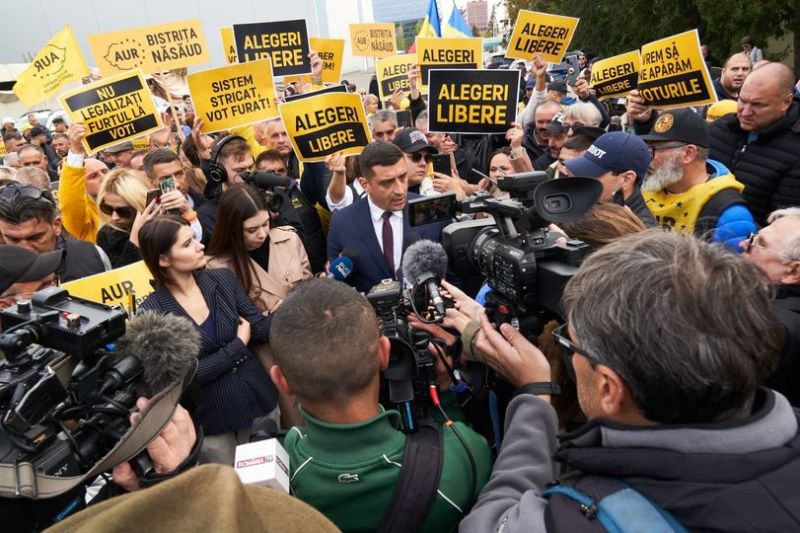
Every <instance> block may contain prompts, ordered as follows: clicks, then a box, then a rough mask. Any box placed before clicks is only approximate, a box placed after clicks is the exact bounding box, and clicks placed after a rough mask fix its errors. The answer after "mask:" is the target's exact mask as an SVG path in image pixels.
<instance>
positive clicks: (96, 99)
mask: <svg viewBox="0 0 800 533" xmlns="http://www.w3.org/2000/svg"><path fill="white" fill-rule="evenodd" d="M58 103H60V104H61V107H63V108H64V111H66V112H67V114H69V118H70V120H71V121H72V122H76V121H79V120H80V121H82V122H83V123H84V124H85V125H86V137H84V139H83V145H84V147H85V148H86V152H87V153H89V154H92V153H94V152H96V151H98V150H102V149H103V148H105V147H106V146H111V145H114V144H119V143H121V142H122V141H127V140H129V139H133V138H135V137H140V136H141V135H144V134H145V133H149V132H151V131H153V130H157V129H159V128H161V117H160V115H159V113H158V110H157V109H156V105H155V102H153V97H152V96H151V95H150V91H149V90H148V89H147V84H146V83H145V81H144V77H143V76H142V72H141V71H140V70H137V71H136V72H132V73H127V74H119V75H117V76H112V77H110V78H104V79H102V80H100V81H98V82H95V83H92V84H90V85H84V86H83V87H79V88H77V89H73V90H71V91H67V92H66V93H64V94H62V95H60V96H59V97H58Z"/></svg>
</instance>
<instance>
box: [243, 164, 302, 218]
mask: <svg viewBox="0 0 800 533" xmlns="http://www.w3.org/2000/svg"><path fill="white" fill-rule="evenodd" d="M242 179H243V180H244V182H245V183H247V184H249V185H253V186H254V187H257V188H259V189H261V190H262V191H264V192H265V193H267V201H268V204H269V210H270V211H272V212H273V213H281V212H282V211H283V207H284V205H288V204H287V202H286V199H287V192H286V191H288V189H289V186H290V185H291V183H292V180H291V179H289V178H287V177H286V176H279V175H278V174H273V173H272V172H249V173H247V174H244V175H243V176H242Z"/></svg>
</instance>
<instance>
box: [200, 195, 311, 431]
mask: <svg viewBox="0 0 800 533" xmlns="http://www.w3.org/2000/svg"><path fill="white" fill-rule="evenodd" d="M267 194H268V193H265V192H264V191H260V190H258V189H256V188H254V187H252V186H250V185H245V184H239V185H234V186H233V187H231V188H229V189H228V190H226V191H225V192H224V193H223V194H222V197H221V198H220V201H219V208H218V209H217V219H216V224H215V226H214V234H213V235H212V237H211V243H210V244H209V246H208V250H207V251H206V252H207V255H208V266H209V267H212V268H227V269H229V270H231V271H232V272H233V273H234V275H235V276H236V279H238V280H239V283H241V285H242V287H244V289H245V292H246V293H247V294H248V296H249V297H250V300H251V301H252V302H253V303H254V304H255V306H256V307H258V308H259V309H260V310H261V311H262V312H264V313H265V314H269V313H272V312H274V311H275V310H276V309H277V308H278V306H279V305H280V304H281V302H282V301H283V299H284V298H286V296H287V294H289V291H290V290H291V289H292V288H293V287H294V286H295V285H297V284H298V283H300V282H301V281H303V280H304V279H308V278H310V277H311V266H310V264H309V261H308V256H307V255H306V251H305V248H304V247H303V243H302V241H301V240H300V237H299V236H298V235H297V232H296V231H295V229H294V228H293V227H291V226H277V227H275V226H273V225H272V220H273V218H274V215H275V213H273V212H272V211H271V210H270V207H269V201H268V199H267ZM252 348H253V352H254V353H255V354H256V355H257V356H258V359H259V360H260V361H261V364H262V365H263V366H264V369H265V370H266V371H267V372H269V369H270V368H271V367H272V364H273V359H272V353H271V352H270V349H269V344H266V343H254V344H253V347H252ZM278 401H279V405H280V409H281V420H282V422H283V426H284V427H291V426H293V425H297V424H302V423H303V417H302V416H301V415H300V413H299V411H298V410H297V409H296V407H295V402H294V398H291V397H289V396H284V395H279V397H278Z"/></svg>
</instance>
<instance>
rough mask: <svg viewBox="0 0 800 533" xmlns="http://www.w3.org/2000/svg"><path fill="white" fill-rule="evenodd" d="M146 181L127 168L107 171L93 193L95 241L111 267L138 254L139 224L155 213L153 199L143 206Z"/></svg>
mask: <svg viewBox="0 0 800 533" xmlns="http://www.w3.org/2000/svg"><path fill="white" fill-rule="evenodd" d="M146 197H147V181H146V180H145V179H144V178H143V177H142V176H141V175H140V174H139V173H137V172H136V171H134V170H130V169H127V168H118V169H114V170H112V171H111V172H109V173H108V175H107V176H106V177H105V179H104V180H103V183H102V184H101V185H100V190H99V191H98V193H97V205H98V206H99V208H100V219H101V221H102V223H103V225H102V226H101V227H100V229H99V230H98V231H97V245H98V246H99V247H100V248H102V249H103V251H104V252H105V253H106V255H108V258H109V259H110V260H111V266H112V267H113V268H119V267H121V266H125V265H129V264H131V263H135V262H136V261H139V260H140V259H141V256H140V254H139V228H141V227H142V225H143V224H144V223H145V222H147V221H148V220H150V219H151V218H153V217H155V216H157V215H159V214H160V213H161V209H160V208H159V207H158V205H157V204H156V203H155V202H151V205H148V206H146V204H145V198H146Z"/></svg>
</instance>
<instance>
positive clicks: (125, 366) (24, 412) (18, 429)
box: [0, 287, 199, 499]
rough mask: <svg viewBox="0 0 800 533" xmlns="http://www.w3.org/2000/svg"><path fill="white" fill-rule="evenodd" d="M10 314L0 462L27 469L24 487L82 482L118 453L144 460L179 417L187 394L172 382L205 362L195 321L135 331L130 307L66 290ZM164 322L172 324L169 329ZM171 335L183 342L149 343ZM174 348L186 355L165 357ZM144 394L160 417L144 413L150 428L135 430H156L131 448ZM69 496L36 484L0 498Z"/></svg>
mask: <svg viewBox="0 0 800 533" xmlns="http://www.w3.org/2000/svg"><path fill="white" fill-rule="evenodd" d="M0 318H1V319H2V322H3V327H4V328H5V329H4V331H3V332H2V334H0V350H2V353H3V355H4V356H5V360H0V465H2V464H4V465H15V468H16V469H17V470H18V471H19V469H20V468H21V465H26V466H25V469H26V470H25V474H22V473H20V474H19V476H18V477H17V478H15V482H16V481H19V480H23V479H24V480H25V481H27V482H31V481H32V480H31V479H30V477H31V476H40V475H41V476H54V477H57V478H73V479H75V480H76V481H75V483H73V484H72V485H71V486H74V485H75V484H76V483H77V482H78V481H80V477H81V476H84V475H87V474H89V473H91V472H95V471H96V470H98V469H99V468H100V467H102V466H104V463H105V462H106V461H107V460H110V459H114V458H115V456H114V454H112V456H108V454H109V452H111V451H112V450H115V452H116V453H121V454H125V456H124V457H123V458H122V459H118V462H120V461H121V460H126V459H128V458H130V457H131V456H133V455H136V454H137V453H138V452H139V451H140V450H141V448H142V447H144V444H146V442H147V441H148V440H149V439H150V438H152V437H153V436H155V434H157V432H158V431H159V430H160V427H161V425H163V423H166V421H167V420H168V419H169V416H171V413H172V410H173V409H174V407H175V403H177V401H178V397H179V395H180V393H181V391H182V388H179V387H173V386H171V384H172V383H177V382H178V379H180V378H183V379H184V380H188V379H190V378H191V375H193V371H194V365H196V354H197V348H199V341H197V340H196V339H193V338H192V337H191V335H192V330H193V328H191V327H188V328H186V330H185V331H184V330H183V329H181V328H182V327H183V322H185V321H186V320H185V319H182V318H179V317H174V318H176V319H178V320H177V321H176V320H172V317H156V316H153V315H152V313H146V314H144V315H141V316H137V317H135V318H134V319H132V320H131V322H130V324H129V325H128V328H127V329H128V332H127V333H126V318H127V315H126V313H125V311H123V310H122V309H121V308H118V307H109V306H107V305H103V304H98V303H95V302H91V301H89V300H84V299H81V298H76V297H70V296H69V293H68V292H67V291H66V290H64V289H62V288H59V287H49V288H47V289H43V290H41V291H39V292H36V293H35V294H34V295H33V298H32V299H31V300H30V301H26V300H22V301H20V302H18V303H17V305H15V306H13V307H10V308H8V309H5V310H3V311H0ZM156 322H157V323H158V324H159V325H160V324H162V323H163V324H164V325H161V326H159V327H160V329H161V331H159V329H157V327H156V326H153V324H155V323H156ZM176 324H177V325H176ZM187 331H188V335H189V338H187V340H185V341H184V340H183V339H184V338H186V337H187V333H186V332H187ZM123 335H125V336H124V337H123ZM169 336H173V337H172V338H173V341H172V342H171V343H169V342H167V343H166V346H165V347H164V348H163V349H162V350H160V351H159V350H157V349H151V347H150V346H149V343H150V342H156V343H159V344H163V343H165V339H166V338H167V337H169ZM176 338H177V339H178V340H176ZM144 339H149V340H144ZM114 343H116V345H115V344H114ZM184 345H185V347H184V348H182V346H184ZM170 346H171V348H170ZM117 347H119V348H118V349H117ZM139 350H141V351H142V355H141V357H140V356H139V355H137V354H138V353H139ZM166 350H169V351H170V352H175V353H178V354H179V355H178V356H173V355H166V356H165V352H166ZM190 352H192V353H190ZM145 354H146V355H145ZM148 358H149V359H148ZM179 358H180V359H179ZM184 385H185V382H184ZM162 392H164V393H163V394H162ZM139 396H147V397H149V398H151V399H152V401H151V405H150V407H151V408H152V409H151V410H152V411H153V413H155V414H154V416H153V417H152V418H150V417H149V416H148V415H147V414H146V413H143V414H142V416H143V419H142V423H141V424H140V426H142V427H141V428H139V427H138V426H137V430H134V432H133V433H137V431H138V430H139V429H142V428H146V429H143V431H138V433H137V440H136V441H137V442H138V439H139V437H141V439H142V443H141V447H138V448H136V449H127V448H131V447H132V446H133V444H131V445H130V446H125V445H123V442H124V443H129V442H130V443H133V440H131V441H128V440H127V439H126V438H128V437H131V433H129V430H130V429H131V423H130V415H131V413H132V412H133V410H134V409H135V408H136V400H137V398H138V397H139ZM162 399H163V400H164V402H162ZM170 402H171V405H167V404H168V403H170ZM145 418H148V423H147V424H145V423H144V419H145ZM151 423H152V424H153V425H152V426H151ZM145 433H146V434H145ZM118 447H121V448H122V450H118V449H117V448H118ZM101 463H102V464H101ZM114 464H116V463H113V464H110V465H108V467H109V468H110V467H111V466H114ZM132 465H133V466H134V468H135V469H137V470H138V471H139V472H140V473H144V472H146V471H147V470H148V468H149V467H150V466H151V465H149V458H148V457H147V456H146V454H145V453H142V454H140V455H139V456H137V457H136V459H135V460H134V461H133V462H132ZM96 467H97V468H96ZM27 469H30V470H27ZM97 473H99V471H98V472H97ZM71 486H70V487H69V488H71ZM69 488H67V487H66V484H64V490H69ZM61 492H63V490H61V486H59V488H58V489H53V487H52V486H51V487H49V489H47V490H42V487H41V486H40V487H38V488H37V487H36V484H35V483H33V484H32V485H30V486H27V487H26V489H25V490H19V487H9V486H7V485H5V484H4V485H3V486H0V495H2V496H7V497H15V496H16V497H19V496H24V497H27V498H31V499H38V498H40V497H42V498H48V497H53V496H55V495H57V494H60V493H61Z"/></svg>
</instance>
